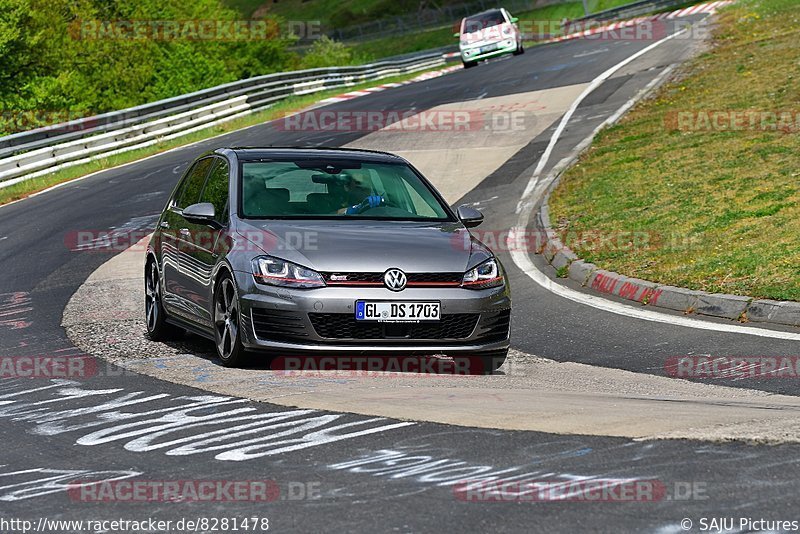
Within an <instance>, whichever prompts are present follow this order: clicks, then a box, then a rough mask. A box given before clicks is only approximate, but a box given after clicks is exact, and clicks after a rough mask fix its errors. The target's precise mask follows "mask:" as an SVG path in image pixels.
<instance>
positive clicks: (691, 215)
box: [550, 0, 800, 300]
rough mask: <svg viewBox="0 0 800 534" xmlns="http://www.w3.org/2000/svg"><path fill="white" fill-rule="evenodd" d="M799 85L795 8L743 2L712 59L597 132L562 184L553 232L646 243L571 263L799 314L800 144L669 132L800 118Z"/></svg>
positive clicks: (767, 0)
mask: <svg viewBox="0 0 800 534" xmlns="http://www.w3.org/2000/svg"><path fill="white" fill-rule="evenodd" d="M799 79H800V4H798V3H797V2H796V1H795V0H739V2H738V3H737V4H735V5H734V6H732V7H730V8H727V9H725V10H724V11H723V12H722V13H721V15H720V19H719V24H718V26H717V28H716V30H715V32H714V37H713V47H712V48H711V49H710V51H708V52H706V53H704V54H702V55H701V56H699V57H698V58H696V59H694V60H692V61H691V62H689V63H688V64H687V66H686V68H685V70H684V72H683V76H682V77H681V78H680V79H679V80H677V81H674V82H672V83H670V84H668V85H666V86H665V87H664V88H662V90H661V91H659V93H658V94H657V95H656V96H655V97H654V98H653V99H649V100H647V101H645V102H643V103H641V104H640V105H639V106H637V107H636V108H635V109H634V110H633V111H632V112H631V113H629V114H628V116H626V117H625V118H624V119H623V120H622V121H621V122H620V123H619V124H617V125H616V126H615V127H613V128H610V129H608V130H606V131H604V132H602V133H601V135H600V136H599V137H598V138H597V139H596V140H595V143H594V145H593V147H592V148H591V149H590V151H589V152H587V153H586V154H585V155H584V157H582V158H581V160H580V161H579V163H578V164H577V165H576V166H574V167H573V168H572V169H570V170H569V171H568V172H567V173H566V174H565V175H564V176H563V177H562V180H561V184H560V185H559V187H558V188H557V189H556V191H555V192H554V194H553V196H552V198H551V200H550V207H551V217H552V221H553V224H554V225H555V226H558V227H559V228H560V229H562V230H564V231H565V232H568V233H569V235H572V236H585V235H588V234H587V233H594V234H595V235H604V236H620V235H625V234H624V232H642V233H643V235H647V236H649V239H648V240H646V243H644V244H642V242H641V240H640V244H639V245H638V246H627V245H626V244H625V243H621V244H620V245H621V246H597V242H596V241H594V242H593V241H592V240H585V241H583V242H581V240H580V238H579V237H576V238H575V239H573V242H572V243H570V245H571V246H572V247H573V248H574V250H575V252H576V253H577V254H578V256H580V257H582V258H585V259H587V260H588V261H591V262H593V263H595V264H597V265H598V266H600V267H602V268H604V269H609V270H613V271H617V272H620V273H623V274H626V275H629V276H636V277H639V278H644V279H648V280H652V281H656V282H660V283H666V284H672V285H677V286H682V287H688V288H692V289H701V290H705V291H711V292H722V293H734V294H742V295H750V296H753V297H756V298H773V299H778V300H800V132H799V131H794V132H792V133H785V132H775V131H760V130H745V131H719V130H717V131H710V130H709V129H697V128H691V127H690V128H688V129H678V128H676V122H675V117H676V114H677V113H679V112H686V111H689V112H691V113H697V112H701V111H735V110H757V111H779V110H792V111H793V112H795V113H797V112H798V111H799V110H800V84H798V80H799ZM692 116H694V117H696V116H697V115H692ZM795 124H796V123H795ZM618 244H619V243H618Z"/></svg>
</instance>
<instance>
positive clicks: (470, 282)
mask: <svg viewBox="0 0 800 534" xmlns="http://www.w3.org/2000/svg"><path fill="white" fill-rule="evenodd" d="M502 285H503V275H502V274H500V266H499V265H498V264H497V260H496V259H494V258H492V259H491V260H488V261H485V262H483V263H481V264H480V265H478V266H477V267H475V268H474V269H472V270H470V271H467V272H466V274H464V279H463V280H462V281H461V287H466V288H469V289H487V288H490V287H499V286H502Z"/></svg>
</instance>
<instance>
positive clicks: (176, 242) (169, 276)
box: [160, 158, 214, 319]
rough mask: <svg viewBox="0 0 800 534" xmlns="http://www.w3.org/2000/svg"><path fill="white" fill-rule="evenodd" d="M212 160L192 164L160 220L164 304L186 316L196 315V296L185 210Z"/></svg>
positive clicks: (196, 198)
mask: <svg viewBox="0 0 800 534" xmlns="http://www.w3.org/2000/svg"><path fill="white" fill-rule="evenodd" d="M213 162H214V160H213V159H212V158H203V159H201V160H198V161H197V162H196V163H195V164H194V165H192V167H191V168H190V169H189V171H187V173H186V175H185V177H184V178H183V180H182V183H181V185H180V187H179V188H178V190H177V192H176V194H175V198H174V199H173V201H172V202H171V203H170V205H169V206H168V207H167V210H166V212H165V213H164V217H163V219H162V221H161V223H160V224H161V233H162V236H163V238H162V258H163V260H162V261H163V267H162V269H163V273H164V305H165V306H166V307H167V309H168V311H170V312H171V313H173V314H174V315H177V316H179V317H181V318H183V319H192V318H193V312H192V309H193V306H192V304H191V303H192V301H193V300H195V299H196V297H195V296H194V295H193V294H192V292H191V290H190V288H189V285H188V284H187V281H186V279H187V276H186V275H185V273H184V266H185V264H186V261H185V260H184V258H183V256H184V255H185V254H186V252H187V250H188V242H189V241H191V236H189V235H187V234H186V233H185V230H186V220H185V219H184V218H183V214H182V212H183V209H184V208H186V207H188V206H191V205H192V204H196V203H197V202H198V201H199V199H200V193H201V192H202V190H203V186H204V185H205V183H206V177H207V176H208V172H209V170H210V169H211V165H212V164H213Z"/></svg>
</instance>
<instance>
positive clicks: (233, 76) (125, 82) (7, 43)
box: [0, 0, 297, 132]
mask: <svg viewBox="0 0 800 534" xmlns="http://www.w3.org/2000/svg"><path fill="white" fill-rule="evenodd" d="M240 19H241V16H240V15H239V13H238V12H236V11H234V10H232V9H229V8H227V7H224V6H223V5H222V3H221V2H220V0H193V1H192V2H185V1H183V0H117V1H115V2H107V1H105V0H0V110H2V112H3V113H2V115H0V131H6V132H8V131H9V130H11V129H13V127H12V126H11V125H10V124H9V123H12V122H14V121H13V118H14V117H15V116H16V115H18V114H19V113H20V112H23V111H37V112H39V114H38V115H37V114H34V116H45V117H46V116H47V113H48V112H58V113H63V112H64V111H66V110H69V112H70V113H72V114H73V116H75V115H83V114H87V115H88V114H95V113H102V112H106V111H112V110H117V109H123V108H126V107H130V106H135V105H138V104H142V103H145V102H150V101H154V100H159V99H163V98H168V97H171V96H176V95H179V94H184V93H188V92H192V91H196V90H199V89H203V88H207V87H211V86H214V85H218V84H221V83H226V82H231V81H234V80H238V79H242V78H247V77H250V76H255V75H260V74H267V73H270V72H275V71H280V70H285V69H286V68H290V67H292V66H294V65H296V64H297V57H296V55H295V54H293V53H291V52H289V51H288V46H289V45H290V44H291V42H292V40H291V39H290V38H287V37H285V36H282V35H280V32H277V31H274V32H273V31H268V32H266V36H267V38H260V39H259V38H257V39H250V40H234V39H232V40H210V39H208V40H203V39H191V38H179V39H160V40H159V39H150V38H139V39H135V38H125V39H119V38H102V36H100V35H98V34H97V33H96V32H89V33H87V32H85V31H82V28H87V27H90V26H91V24H96V23H97V21H123V20H124V21H128V20H139V21H178V22H179V23H184V22H185V21H236V20H240ZM266 23H267V26H268V27H269V28H270V29H274V28H276V27H277V21H275V20H274V19H266ZM83 24H86V25H89V26H82V25H83ZM4 123H5V124H4ZM29 126H31V125H29Z"/></svg>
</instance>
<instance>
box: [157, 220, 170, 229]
mask: <svg viewBox="0 0 800 534" xmlns="http://www.w3.org/2000/svg"><path fill="white" fill-rule="evenodd" d="M159 226H160V227H161V228H164V229H167V228H169V223H168V222H167V221H161V224H159Z"/></svg>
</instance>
